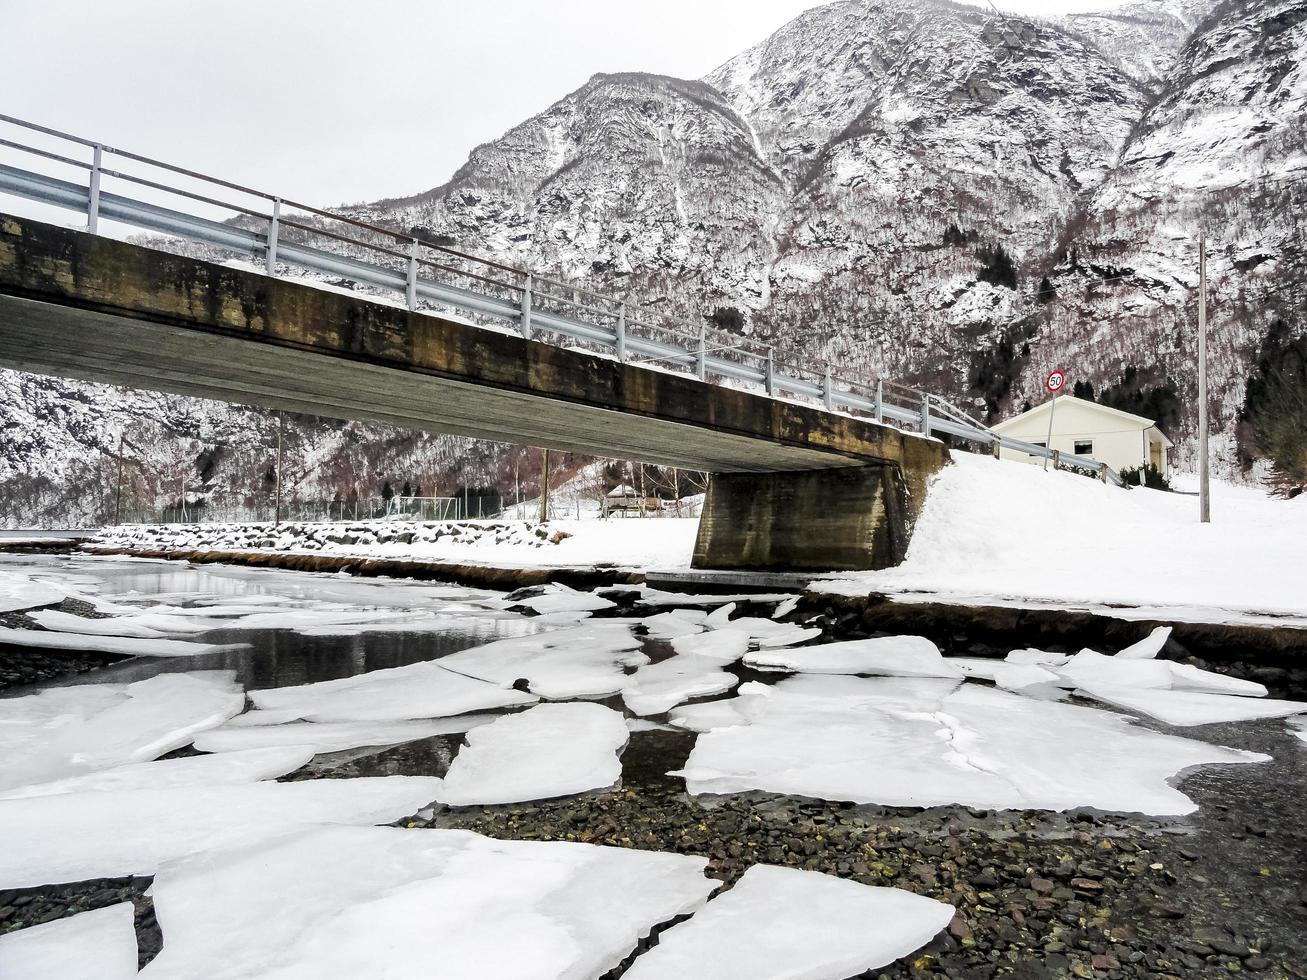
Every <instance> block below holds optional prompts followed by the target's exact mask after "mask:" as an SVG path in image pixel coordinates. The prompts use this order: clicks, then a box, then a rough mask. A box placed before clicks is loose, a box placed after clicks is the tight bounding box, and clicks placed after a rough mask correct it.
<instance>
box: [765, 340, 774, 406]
mask: <svg viewBox="0 0 1307 980" xmlns="http://www.w3.org/2000/svg"><path fill="white" fill-rule="evenodd" d="M763 383H764V384H765V385H766V386H767V397H768V398H775V397H776V348H774V347H768V348H767V368H766V371H765V373H764V377H763Z"/></svg>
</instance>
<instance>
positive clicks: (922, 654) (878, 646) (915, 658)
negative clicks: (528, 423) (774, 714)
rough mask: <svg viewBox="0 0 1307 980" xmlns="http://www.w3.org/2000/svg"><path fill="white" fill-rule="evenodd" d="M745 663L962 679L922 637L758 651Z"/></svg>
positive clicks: (759, 666) (803, 670) (819, 671)
mask: <svg viewBox="0 0 1307 980" xmlns="http://www.w3.org/2000/svg"><path fill="white" fill-rule="evenodd" d="M735 622H740V620H736V621H735ZM731 625H732V626H734V625H735V624H734V623H732V624H731ZM744 663H745V665H746V666H749V667H754V668H757V669H758V670H789V671H798V672H800V673H807V674H878V675H882V676H888V677H961V676H962V671H961V669H960V668H958V667H957V666H955V665H954V664H952V663H950V662H949V661H947V660H945V659H944V658H943V657H942V656H940V652H939V647H937V646H935V644H934V643H932V642H931V641H930V640H928V639H926V638H925V637H924V636H881V637H876V638H874V639H870V640H845V641H843V642H840V643H823V644H821V645H820V646H812V647H800V648H798V649H796V650H759V651H758V652H757V653H748V654H745V656H744Z"/></svg>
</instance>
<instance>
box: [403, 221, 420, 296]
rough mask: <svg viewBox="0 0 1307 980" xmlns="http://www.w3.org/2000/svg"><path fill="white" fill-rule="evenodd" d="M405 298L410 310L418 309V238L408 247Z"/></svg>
mask: <svg viewBox="0 0 1307 980" xmlns="http://www.w3.org/2000/svg"><path fill="white" fill-rule="evenodd" d="M405 298H406V299H407V300H408V308H409V309H410V310H416V309H417V308H418V240H417V239H416V238H415V239H413V243H412V244H411V245H409V247H408V289H407V290H406V291H405Z"/></svg>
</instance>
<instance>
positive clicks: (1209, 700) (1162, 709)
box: [1075, 684, 1307, 728]
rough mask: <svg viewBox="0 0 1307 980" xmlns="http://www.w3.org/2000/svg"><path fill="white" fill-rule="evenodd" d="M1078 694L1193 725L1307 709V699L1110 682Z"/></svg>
mask: <svg viewBox="0 0 1307 980" xmlns="http://www.w3.org/2000/svg"><path fill="white" fill-rule="evenodd" d="M1075 693H1076V694H1078V695H1081V696H1083V697H1087V698H1093V699H1094V700H1095V701H1101V702H1103V703H1104V704H1110V705H1112V706H1113V707H1116V708H1120V709H1122V710H1123V711H1131V712H1137V713H1138V714H1141V715H1147V716H1148V717H1150V718H1156V719H1157V720H1158V721H1160V722H1162V723H1163V724H1166V725H1174V726H1175V727H1177V728H1189V727H1192V726H1194V725H1214V724H1216V723H1217V722H1223V721H1252V720H1254V719H1258V718H1284V717H1287V716H1288V715H1295V714H1298V713H1299V712H1303V711H1307V701H1277V700H1275V699H1273V698H1248V697H1238V696H1231V695H1228V694H1207V693H1202V692H1198V691H1168V690H1162V689H1157V688H1130V687H1111V686H1109V685H1106V684H1102V685H1089V686H1086V687H1083V688H1077V689H1076V692H1075Z"/></svg>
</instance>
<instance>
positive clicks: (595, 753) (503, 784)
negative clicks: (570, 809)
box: [437, 703, 629, 806]
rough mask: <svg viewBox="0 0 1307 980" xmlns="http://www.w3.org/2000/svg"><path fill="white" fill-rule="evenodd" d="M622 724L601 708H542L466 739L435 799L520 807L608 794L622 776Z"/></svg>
mask: <svg viewBox="0 0 1307 980" xmlns="http://www.w3.org/2000/svg"><path fill="white" fill-rule="evenodd" d="M628 736H629V732H628V731H627V728H626V721H625V719H623V718H622V716H621V715H620V714H618V713H617V712H616V711H613V710H612V709H611V708H605V707H604V706H603V705H598V704H584V703H580V704H540V705H536V706H535V707H534V708H528V709H527V710H526V711H522V712H519V713H517V714H511V715H505V716H504V717H502V718H499V719H497V720H496V721H494V722H493V723H492V724H489V725H485V726H483V727H480V728H476V729H474V730H473V731H471V732H469V733H468V736H467V745H466V746H464V747H463V748H462V749H461V750H460V751H459V753H458V755H457V756H455V758H454V762H453V764H452V765H451V766H450V767H449V772H448V773H447V774H446V776H445V781H444V784H443V785H442V786H441V788H440V791H439V793H438V794H437V798H438V799H439V800H440V802H441V803H445V804H448V805H450V806H469V805H472V804H495V803H521V802H524V801H527V800H544V799H550V798H552V797H556V796H571V795H573V794H576V793H584V792H586V791H587V790H593V789H607V788H608V787H609V786H612V785H613V784H614V783H616V782H617V780H618V779H619V778H621V775H622V764H621V762H620V760H619V759H618V753H619V752H620V751H621V750H622V748H623V746H625V745H626V741H627V738H628Z"/></svg>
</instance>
